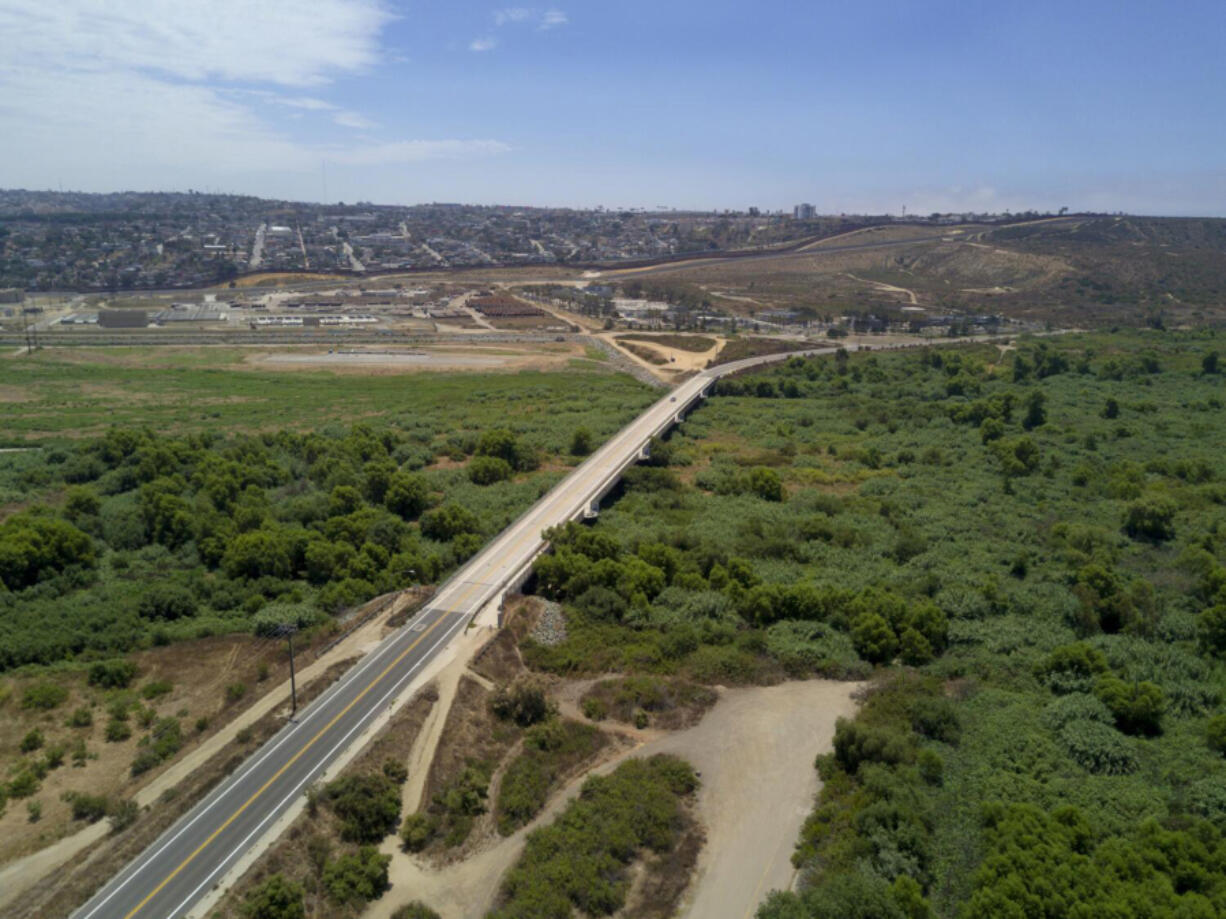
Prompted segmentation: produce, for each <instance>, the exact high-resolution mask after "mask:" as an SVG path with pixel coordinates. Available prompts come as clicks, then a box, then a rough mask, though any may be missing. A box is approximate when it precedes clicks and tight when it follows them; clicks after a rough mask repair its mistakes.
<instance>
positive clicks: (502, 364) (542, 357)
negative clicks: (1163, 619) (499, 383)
mask: <svg viewBox="0 0 1226 919" xmlns="http://www.w3.org/2000/svg"><path fill="white" fill-rule="evenodd" d="M583 353H584V352H583V348H582V346H581V345H579V344H576V343H573V342H552V343H549V344H539V345H532V346H529V347H522V348H517V347H515V346H513V345H498V346H484V347H483V346H481V345H478V344H474V345H473V346H471V347H464V348H428V349H427V348H411V349H393V348H343V349H342V348H337V349H335V350H331V351H329V350H326V349H315V348H301V349H286V350H283V351H271V352H269V351H260V352H255V353H252V354H249V355H247V358H246V360H245V361H244V362H243V366H245V367H247V368H253V369H261V370H268V369H277V370H297V369H302V370H320V369H327V370H333V371H337V372H341V373H344V372H350V371H351V372H354V373H361V374H366V375H369V374H371V373H414V372H418V371H426V370H435V371H449V370H526V369H534V370H540V369H558V368H562V367H565V366H566V363H567V361H569V360H570V359H571V358H574V357H583Z"/></svg>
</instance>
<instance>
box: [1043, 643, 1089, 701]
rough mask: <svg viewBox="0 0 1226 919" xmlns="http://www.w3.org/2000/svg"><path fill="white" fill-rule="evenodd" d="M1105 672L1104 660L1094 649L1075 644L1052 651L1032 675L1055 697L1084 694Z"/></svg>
mask: <svg viewBox="0 0 1226 919" xmlns="http://www.w3.org/2000/svg"><path fill="white" fill-rule="evenodd" d="M1106 670H1107V657H1106V655H1104V654H1103V653H1102V652H1101V651H1099V650H1098V649H1097V648H1094V647H1092V646H1091V645H1088V644H1086V643H1085V642H1078V643H1077V644H1071V645H1061V646H1060V647H1058V648H1053V649H1052V651H1051V653H1050V654H1048V655H1047V657H1046V658H1045V659H1044V660H1043V661H1042V663H1040V664H1039V665H1038V666H1037V667H1036V668H1035V675H1036V676H1037V677H1038V678H1039V679H1040V680H1042V681H1043V682H1044V683H1046V684H1047V685H1048V686H1049V687H1050V688H1051V689H1053V690H1054V691H1056V692H1059V693H1068V692H1084V691H1086V690H1088V689H1089V688H1090V687H1091V686H1092V685H1093V682H1094V678H1095V677H1096V676H1097V675H1098V674H1101V673H1105V672H1106Z"/></svg>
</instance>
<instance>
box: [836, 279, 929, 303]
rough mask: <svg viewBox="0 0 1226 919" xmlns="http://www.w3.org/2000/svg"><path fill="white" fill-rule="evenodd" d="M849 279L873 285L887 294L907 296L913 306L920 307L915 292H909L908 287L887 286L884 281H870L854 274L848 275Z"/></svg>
mask: <svg viewBox="0 0 1226 919" xmlns="http://www.w3.org/2000/svg"><path fill="white" fill-rule="evenodd" d="M847 277H849V278H851V279H852V280H853V281H859V282H860V283H861V284H871V285H873V287H875V288H877V289H878V290H881V291H885V292H887V293H891V294H906V295H907V296H908V297H910V298H911V305H912V306H919V298H918V297H917V296H915V291H913V290H909V289H907V288H906V287H896V286H894V285H893V284H886V283H885V282H884V281H870V280H868V279H867V278H859V277H856V276H855V275H854V274H851V273H847Z"/></svg>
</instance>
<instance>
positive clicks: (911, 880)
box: [524, 331, 1226, 919]
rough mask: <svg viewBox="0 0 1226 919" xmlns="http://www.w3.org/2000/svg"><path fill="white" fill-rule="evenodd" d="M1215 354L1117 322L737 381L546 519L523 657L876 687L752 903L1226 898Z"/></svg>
mask: <svg viewBox="0 0 1226 919" xmlns="http://www.w3.org/2000/svg"><path fill="white" fill-rule="evenodd" d="M1220 349H1221V346H1220V343H1219V341H1218V340H1217V339H1215V338H1214V337H1213V336H1212V335H1211V334H1209V333H1166V332H1158V331H1147V332H1140V331H1129V332H1119V333H1101V334H1092V335H1069V336H1054V337H1049V338H1041V339H1034V340H1027V339H1023V340H1020V341H1018V342H1015V343H1014V344H1013V345H1011V346H998V345H974V346H964V347H959V348H953V349H932V350H928V351H911V352H897V353H889V352H881V353H870V354H859V355H847V354H840V355H838V356H836V357H831V358H822V359H814V360H802V359H793V360H790V361H789V362H787V363H786V365H783V366H781V367H779V368H777V369H773V370H770V371H765V372H760V373H756V374H753V375H751V376H744V377H739V378H736V379H731V380H727V381H724V382H722V383H720V384H719V386H718V388H717V394H716V396H715V397H714V398H712V399H710V400H709V401H708V402H707V403H705V404H704V405H703V406H702V407H701V408H699V409H698V410H696V411H695V412H694V413H693V414H692V415H691V417H690V418H689V419H688V421H687V422H686V424H685V425H684V426H683V427H682V428H681V429H679V431H678V432H677V433H676V434H675V435H674V436H673V437H672V438H671V439H670V440H669V441H668V442H666V443H664V444H660V445H658V446H659V449H656V450H654V451H653V460H652V463H653V465H651V466H646V467H640V468H639V469H636V470H633V471H632V473H631V475H629V476H628V478H627V482H626V485H625V488H624V491H623V493H622V494H621V495H620V496H618V497H617V498H616V499H615V500H613V501H612V502H611V504H610V506H609V507H607V508H606V509H605V510H604V512H603V513H602V515H601V517H600V519H599V520H598V521H597V522H596V523H595V525H594V526H592V527H587V528H578V527H575V528H571V529H569V530H567V531H565V532H562V533H559V534H557V539H556V542H555V545H556V551H555V552H554V553H553V554H552V555H550V556H548V557H546V558H543V559H541V560H540V561H539V562H538V564H537V577H536V588H535V589H536V590H537V591H538V592H540V593H541V594H544V595H547V596H549V597H552V598H555V599H559V600H561V601H563V603H564V605H565V610H566V620H567V635H566V638H565V640H564V641H562V642H560V643H558V644H554V645H552V646H549V647H545V646H540V645H536V644H534V643H533V642H532V641H531V640H528V641H526V642H525V643H524V645H525V652H526V657H527V659H528V660H529V661H530V662H531V663H532V664H534V665H535V666H537V667H540V668H543V669H546V670H550V671H554V672H559V673H571V674H577V673H583V672H599V671H604V670H617V671H623V672H624V671H651V672H657V673H661V674H680V675H684V676H686V677H688V678H689V679H692V680H696V681H698V682H723V683H735V682H760V681H771V680H777V679H782V678H787V677H789V676H800V675H804V674H813V673H817V674H825V675H833V676H840V677H857V678H858V677H864V676H871V677H872V678H873V689H872V690H871V692H870V693H869V694H868V696H867V698H866V701H865V704H864V705H863V707H862V708H861V711H860V714H859V715H858V717H856V718H855V719H854V720H850V721H844V722H841V723H840V725H839V728H838V731H837V734H836V737H835V744H834V747H835V750H834V753H833V754H832V755H830V756H827V757H821V758H819V761H818V763H817V768H818V770H819V772H820V774H821V777H822V779H823V781H824V787H823V790H822V792H821V796H820V800H819V801H818V802H817V805H816V809H815V811H814V813H813V815H812V817H811V818H810V819H809V821H808V822H807V824H806V826H805V828H804V830H803V832H802V836H801V838H800V840H799V844H798V847H797V850H796V854H795V863H796V865H797V866H798V867H799V868H800V869H801V875H800V881H799V884H798V891H797V892H795V893H788V894H776V895H774V896H772V897H771V898H769V900H768V901H767V902H766V903H765V904H764V905H763V907H762V909H761V912H760V915H761V917H762V919H792V917H797V919H799V917H831V919H834V917H838V919H846V917H859V916H873V917H917V916H926V915H936V916H949V917H955V916H967V917H971V916H974V917H998V916H999V917H1006V916H1021V915H1046V916H1082V915H1086V916H1088V915H1119V916H1125V915H1129V916H1135V915H1148V916H1177V915H1180V916H1183V915H1188V916H1216V915H1222V914H1223V911H1224V910H1226V881H1224V880H1223V879H1224V878H1226V872H1224V871H1223V866H1224V865H1226V841H1224V838H1223V831H1224V830H1226V795H1224V794H1223V789H1224V788H1226V759H1224V758H1223V752H1224V751H1226V715H1223V714H1222V712H1223V709H1222V698H1223V690H1224V689H1226V667H1224V666H1223V655H1224V654H1226V593H1224V589H1226V532H1224V530H1223V523H1224V522H1226V460H1224V459H1223V457H1224V456H1226V421H1224V419H1226V414H1224V413H1223V400H1224V399H1226V385H1224V384H1223V376H1222V373H1221V369H1222V368H1221V367H1220V366H1219V358H1218V353H1219V351H1220ZM815 746H816V744H815Z"/></svg>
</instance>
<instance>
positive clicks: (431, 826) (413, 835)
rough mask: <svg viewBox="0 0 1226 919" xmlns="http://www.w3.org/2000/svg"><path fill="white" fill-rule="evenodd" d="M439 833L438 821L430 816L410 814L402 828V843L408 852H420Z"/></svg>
mask: <svg viewBox="0 0 1226 919" xmlns="http://www.w3.org/2000/svg"><path fill="white" fill-rule="evenodd" d="M437 833H438V820H437V819H436V818H435V817H433V816H431V815H429V814H422V813H416V814H409V815H408V816H407V817H405V818H404V823H403V824H401V826H400V841H401V842H402V843H403V845H404V848H405V850H406V851H408V852H420V851H421V850H422V849H424V848H425V847H426V846H428V845H429V844H430V842H431V840H433V839H434V837H435V835H436V834H437Z"/></svg>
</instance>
